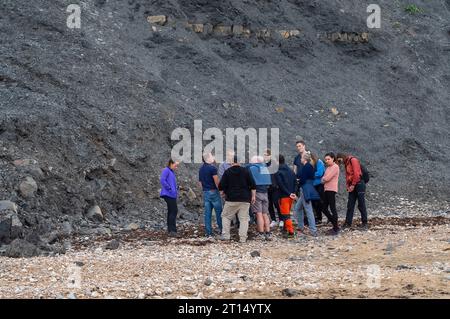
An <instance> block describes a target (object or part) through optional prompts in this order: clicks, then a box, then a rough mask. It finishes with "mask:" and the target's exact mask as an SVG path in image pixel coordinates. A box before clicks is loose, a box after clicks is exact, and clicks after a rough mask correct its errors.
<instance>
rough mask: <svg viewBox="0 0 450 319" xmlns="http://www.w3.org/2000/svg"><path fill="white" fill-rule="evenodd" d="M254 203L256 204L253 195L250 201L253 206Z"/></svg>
mask: <svg viewBox="0 0 450 319" xmlns="http://www.w3.org/2000/svg"><path fill="white" fill-rule="evenodd" d="M255 202H256V196H255V195H252V200H251V203H252V205H253V204H254V203H255Z"/></svg>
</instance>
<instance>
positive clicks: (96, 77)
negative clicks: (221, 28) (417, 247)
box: [0, 0, 450, 240]
mask: <svg viewBox="0 0 450 319" xmlns="http://www.w3.org/2000/svg"><path fill="white" fill-rule="evenodd" d="M71 2H73V1H44V0H40V1H32V2H30V1H16V0H14V1H13V0H3V1H2V2H1V4H0V13H1V14H0V33H1V35H0V39H1V40H0V41H1V47H0V54H1V55H0V56H1V64H0V115H1V117H0V177H1V179H0V200H10V201H12V202H15V203H16V204H17V205H18V214H19V218H20V220H21V222H22V223H23V225H24V227H25V228H26V232H25V233H31V232H34V233H38V234H39V236H45V234H48V233H51V232H54V231H61V230H62V229H64V227H63V226H61V225H63V222H64V221H65V222H66V224H64V225H66V226H67V224H69V225H71V227H73V228H74V231H75V232H76V231H77V230H79V229H82V228H83V227H84V226H86V227H87V226H88V225H89V223H88V222H87V221H86V220H87V219H88V216H87V215H89V212H88V211H89V209H90V208H91V207H93V206H95V205H98V206H99V207H100V208H101V211H102V215H103V217H101V218H92V216H90V217H91V219H92V220H93V223H94V224H95V223H97V224H95V225H99V224H102V223H106V224H108V223H112V224H117V223H126V222H127V221H129V220H130V219H134V220H148V221H149V222H159V221H160V220H162V219H163V218H164V217H163V216H164V209H163V207H164V206H163V204H162V203H161V201H160V200H159V198H158V189H159V180H158V177H159V173H160V170H161V168H162V167H163V166H164V165H165V162H166V160H167V159H168V157H169V155H170V149H171V146H172V145H173V142H171V141H170V134H171V132H172V130H173V129H175V128H176V127H186V128H189V129H192V127H193V121H194V120H196V119H198V120H203V127H204V128H207V127H218V128H220V129H222V130H224V129H225V128H226V127H244V128H245V127H255V128H259V127H267V128H270V127H279V128H280V133H281V141H282V143H281V151H282V152H283V153H285V154H286V155H288V159H289V161H291V160H292V157H293V155H294V154H295V146H294V145H293V142H294V141H295V139H296V137H297V136H301V137H303V138H304V139H305V140H306V141H307V143H308V145H309V146H310V148H311V149H312V150H313V151H315V152H317V153H318V154H320V155H323V154H324V153H325V152H327V151H345V152H350V153H352V154H354V155H356V156H359V157H361V158H362V159H363V161H364V162H365V163H366V164H367V166H368V168H369V170H370V171H371V173H373V175H374V176H373V178H372V181H371V185H370V187H371V191H372V192H374V193H377V194H380V196H381V198H385V199H386V198H387V199H389V197H390V196H391V195H393V194H396V195H402V196H404V197H409V198H418V199H419V200H424V201H426V200H429V199H431V198H432V199H440V200H444V201H445V200H448V199H449V198H450V197H449V191H448V186H449V185H450V174H449V173H448V163H447V158H449V157H450V143H449V127H450V126H449V119H450V115H449V114H450V112H449V104H450V90H449V88H450V57H449V56H450V12H449V9H450V4H449V2H448V1H431V2H430V1H414V3H415V4H416V5H417V6H418V7H420V8H422V9H423V12H422V13H420V14H409V13H408V12H406V11H405V9H404V8H405V6H406V4H407V2H405V1H384V0H382V1H378V3H379V4H380V6H381V8H382V27H381V29H378V30H375V29H368V28H367V26H366V19H367V16H368V13H366V8H367V5H368V4H369V3H371V1H356V0H349V1H295V0H291V1H287V0H283V1H254V0H248V1H238V0H236V1H234V0H233V1H204V0H193V1H184V0H173V1H144V0H141V1H139V0H136V1H133V0H130V1H111V0H103V1H100V0H96V1H94V0H86V1H83V2H82V3H81V2H80V4H82V5H81V28H80V29H69V28H67V26H66V19H67V17H68V16H69V13H67V12H66V8H67V6H68V5H69V4H70V3H71ZM408 3H409V2H408ZM150 15H166V16H168V17H169V22H170V23H167V24H166V25H165V26H160V25H155V28H154V29H152V25H151V24H150V23H149V22H148V21H147V17H148V16H150ZM187 22H189V23H200V24H211V25H212V26H214V25H225V26H231V25H243V26H246V27H248V28H249V29H251V30H252V31H253V30H262V29H268V30H272V31H273V30H300V34H299V35H298V36H294V37H289V38H288V39H284V38H283V37H282V36H279V35H277V34H276V32H272V36H270V37H257V36H255V35H254V34H252V35H251V36H249V37H245V36H242V35H221V34H216V33H212V34H206V32H204V33H196V32H193V31H192V30H189V29H188V28H186V27H185V26H184V25H185V23H187ZM155 30H156V31H155ZM335 32H348V33H353V32H355V33H362V32H368V34H369V41H368V42H367V43H356V42H351V41H350V42H348V41H336V42H333V41H331V40H329V39H327V37H326V35H327V34H331V33H335ZM331 108H336V110H337V112H335V113H332V112H331V111H330V110H331ZM196 168H197V166H196V165H187V164H186V165H182V166H181V168H180V171H179V182H180V184H181V186H182V193H183V195H182V197H181V204H182V205H183V207H182V211H184V214H185V218H191V217H192V216H191V214H190V213H197V212H198V211H199V209H200V206H199V205H200V197H199V196H200V194H199V192H198V189H197V188H196V186H195V185H194V183H195V182H196V175H197V170H196ZM27 178H28V179H27ZM30 178H32V180H33V181H34V182H35V184H36V185H34V184H33V182H32V181H31V180H30ZM22 183H25V184H23V185H22ZM21 185H22V187H21ZM35 186H36V187H35ZM189 187H190V188H192V189H193V190H194V193H195V192H196V193H197V194H194V193H193V192H192V191H189ZM369 196H370V195H369ZM67 228H68V226H67V227H66V228H65V233H66V235H68V233H71V232H72V229H67ZM63 232H64V231H63ZM23 236H25V235H23ZM11 240H12V239H11Z"/></svg>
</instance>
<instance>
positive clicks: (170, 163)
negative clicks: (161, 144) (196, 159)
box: [167, 159, 180, 171]
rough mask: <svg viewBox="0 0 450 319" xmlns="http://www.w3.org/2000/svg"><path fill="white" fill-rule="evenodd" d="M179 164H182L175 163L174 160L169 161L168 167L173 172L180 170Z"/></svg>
mask: <svg viewBox="0 0 450 319" xmlns="http://www.w3.org/2000/svg"><path fill="white" fill-rule="evenodd" d="M179 164H180V162H178V161H174V160H173V159H169V162H168V163H167V167H168V168H170V169H171V170H172V171H173V170H176V169H177V168H178V165H179Z"/></svg>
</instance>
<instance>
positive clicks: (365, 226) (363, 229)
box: [358, 224, 369, 231]
mask: <svg viewBox="0 0 450 319" xmlns="http://www.w3.org/2000/svg"><path fill="white" fill-rule="evenodd" d="M358 229H359V230H362V231H366V230H369V225H367V224H361V225H359V226H358Z"/></svg>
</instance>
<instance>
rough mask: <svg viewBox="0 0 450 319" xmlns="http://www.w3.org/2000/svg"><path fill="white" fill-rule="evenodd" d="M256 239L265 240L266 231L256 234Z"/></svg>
mask: <svg viewBox="0 0 450 319" xmlns="http://www.w3.org/2000/svg"><path fill="white" fill-rule="evenodd" d="M255 239H256V240H264V239H265V237H264V233H258V235H256V237H255Z"/></svg>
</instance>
